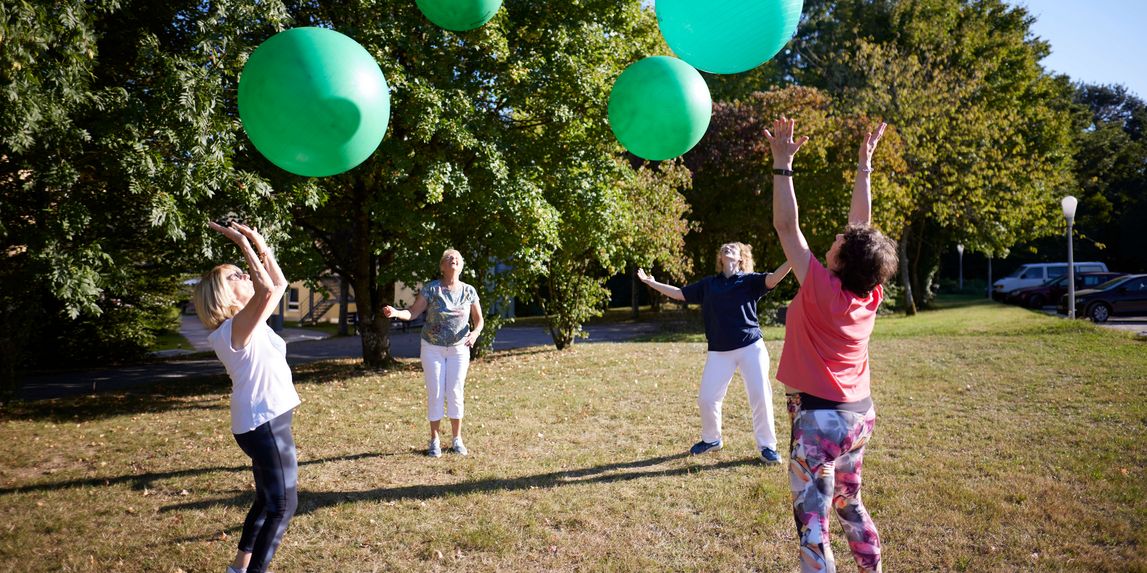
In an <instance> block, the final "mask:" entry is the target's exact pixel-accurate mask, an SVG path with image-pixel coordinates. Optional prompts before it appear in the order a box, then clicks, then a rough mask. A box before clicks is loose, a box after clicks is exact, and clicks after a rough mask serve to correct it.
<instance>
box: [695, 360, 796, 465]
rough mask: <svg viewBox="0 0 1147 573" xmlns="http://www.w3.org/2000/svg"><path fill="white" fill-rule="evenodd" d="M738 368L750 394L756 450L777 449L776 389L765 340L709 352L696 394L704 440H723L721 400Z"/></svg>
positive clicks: (746, 390)
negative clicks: (775, 420)
mask: <svg viewBox="0 0 1147 573" xmlns="http://www.w3.org/2000/svg"><path fill="white" fill-rule="evenodd" d="M737 368H740V369H741V377H742V378H744V379H745V392H747V393H748V395H749V408H750V409H751V410H752V412H753V434H754V436H755V437H756V439H757V449H760V448H765V447H768V448H772V449H774V450H775V449H777V436H776V432H775V431H774V430H773V389H772V385H770V384H769V353H768V351H767V350H765V342H764V341H763V340H758V341H756V342H754V343H752V344H750V345H748V346H745V347H743V348H738V349H736V350H729V351H727V352H712V351H710V352H709V358H708V360H706V361H705V370H704V371H703V372H702V373H701V392H700V394H699V395H698V396H697V406H699V407H700V408H701V439H702V440H704V441H706V442H710V443H711V442H716V441H718V440H720V439H721V402H722V401H724V399H725V393H726V392H728V390H729V382H731V381H732V380H733V373H734V372H736V371H737Z"/></svg>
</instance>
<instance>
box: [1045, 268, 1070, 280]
mask: <svg viewBox="0 0 1147 573" xmlns="http://www.w3.org/2000/svg"><path fill="white" fill-rule="evenodd" d="M1066 274H1067V265H1051V266H1049V267H1048V268H1047V276H1048V278H1051V277H1062V276H1063V275H1066Z"/></svg>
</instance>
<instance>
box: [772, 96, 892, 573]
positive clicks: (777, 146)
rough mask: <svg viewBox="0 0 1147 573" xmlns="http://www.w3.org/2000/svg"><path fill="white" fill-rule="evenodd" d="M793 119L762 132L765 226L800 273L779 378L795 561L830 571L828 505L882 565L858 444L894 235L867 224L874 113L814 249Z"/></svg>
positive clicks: (856, 543) (858, 549) (869, 566)
mask: <svg viewBox="0 0 1147 573" xmlns="http://www.w3.org/2000/svg"><path fill="white" fill-rule="evenodd" d="M794 125H795V122H794V121H793V120H791V119H785V118H781V119H780V120H777V121H775V122H773V132H771V133H770V132H769V131H767V130H766V131H765V136H766V137H767V138H768V140H769V144H770V147H771V150H772V154H773V226H774V227H775V228H776V230H777V235H778V236H779V238H780V242H781V247H782V248H783V249H784V251H785V257H786V258H787V259H788V261H789V263H791V264H792V270H793V274H794V275H796V278H797V281H798V282H799V283H800V290H798V291H797V296H796V297H795V298H794V299H793V301H792V304H791V305H789V310H788V316H787V317H786V320H785V344H784V349H783V350H782V351H781V361H780V365H779V366H778V369H777V380H779V381H780V382H782V383H784V384H785V386H786V387H788V388H790V389H792V390H795V393H790V398H789V412H790V414H791V415H792V417H793V429H792V450H791V453H790V456H789V481H790V485H791V488H792V492H793V517H794V518H795V519H796V526H797V533H798V535H799V538H800V557H801V559H800V562H801V571H804V572H811V571H818V572H821V573H824V572H832V571H836V563H835V561H834V559H833V555H832V549H831V547H830V546H829V539H828V512H829V505H830V504H831V505H832V507H833V508H834V509H835V510H836V514H837V515H838V516H839V517H840V520H841V523H842V525H843V526H844V533H845V536H847V537H848V546H849V549H851V551H852V555H853V558H854V559H856V564H857V566H858V568H859V569H860V570H861V571H881V565H880V535H879V534H878V533H877V531H876V526H875V524H873V522H872V518H871V517H870V516H869V515H868V511H867V510H866V509H865V508H864V504H863V503H862V502H861V499H860V470H861V465H862V462H863V459H864V447H865V445H866V444H867V443H868V439H869V437H871V436H872V430H873V428H874V426H875V424H876V410H875V409H873V406H872V396H871V393H870V377H869V369H868V340H869V338H870V337H871V336H872V328H873V326H874V325H875V322H876V311H877V309H879V308H880V303H881V301H883V300H884V288H883V283H884V282H885V281H886V280H888V279H889V278H891V277H892V275H893V274H894V273H895V272H896V268H897V264H898V260H897V255H896V244H895V243H894V242H893V241H892V240H890V239H888V238H887V237H885V236H884V235H883V234H881V233H880V231H878V230H876V229H875V228H873V227H872V225H871V223H872V194H871V191H870V189H869V174H870V173H871V172H872V154H873V152H875V151H876V144H877V142H879V141H880V137H881V136H882V135H883V134H884V127H885V125H884V124H883V123H882V124H880V127H879V128H878V129H877V130H876V132H875V133H869V134H867V136H866V137H865V139H864V142H863V144H862V145H861V146H860V153H859V164H858V165H857V169H856V179H855V183H854V185H853V191H852V206H851V208H850V210H849V215H848V225H847V226H846V227H845V229H844V232H842V233H840V234H838V235H837V236H836V240H835V241H833V243H832V247H831V248H830V249H829V250H828V253H827V254H826V255H825V263H826V264H825V265H822V264H821V263H820V261H818V260H817V259H816V257H815V256H813V254H812V252H811V251H810V250H809V247H808V242H807V241H805V237H804V234H803V233H802V232H801V229H800V225H799V222H798V218H797V201H796V193H795V191H794V189H793V171H792V168H793V156H794V155H795V154H796V152H797V150H799V149H800V147H801V145H803V144H804V143H805V142H806V141H808V137H801V138H800V139H799V140H797V141H794V140H793V131H794Z"/></svg>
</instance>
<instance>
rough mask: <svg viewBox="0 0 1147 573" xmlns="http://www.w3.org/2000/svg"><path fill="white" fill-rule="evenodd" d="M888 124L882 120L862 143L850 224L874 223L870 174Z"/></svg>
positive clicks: (853, 191)
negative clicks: (873, 156) (874, 156)
mask: <svg viewBox="0 0 1147 573" xmlns="http://www.w3.org/2000/svg"><path fill="white" fill-rule="evenodd" d="M887 126H888V125H887V124H885V123H883V122H881V124H880V127H878V128H876V133H872V132H869V133H867V134H865V136H864V141H863V142H861V144H860V153H859V155H860V157H859V158H858V162H857V164H856V181H855V182H854V183H853V184H852V207H851V208H849V210H848V223H849V224H850V225H868V224H871V223H872V190H871V183H870V181H869V175H870V174H871V173H872V155H873V154H874V153H876V144H877V143H879V142H880V138H881V137H884V128H885V127H887Z"/></svg>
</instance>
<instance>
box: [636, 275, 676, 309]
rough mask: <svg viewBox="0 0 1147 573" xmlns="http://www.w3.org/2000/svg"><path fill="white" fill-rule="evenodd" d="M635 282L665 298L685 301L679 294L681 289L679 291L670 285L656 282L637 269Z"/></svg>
mask: <svg viewBox="0 0 1147 573" xmlns="http://www.w3.org/2000/svg"><path fill="white" fill-rule="evenodd" d="M637 280H639V281H641V282H643V283H645V285H646V286H648V287H649V288H651V289H653V290H655V291H657V292H659V293H661V294H663V295H665V296H667V297H669V298H671V299H673V300H677V301H684V300H685V295H683V294H681V289H679V288H677V287H675V286H672V285H667V284H665V283H659V282H657V281H656V280H654V279H653V277H652V276H650V275H647V274H645V269H637Z"/></svg>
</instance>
